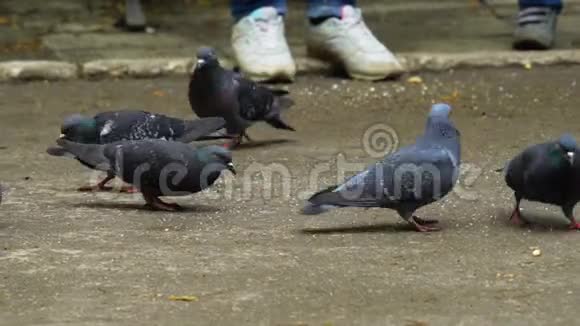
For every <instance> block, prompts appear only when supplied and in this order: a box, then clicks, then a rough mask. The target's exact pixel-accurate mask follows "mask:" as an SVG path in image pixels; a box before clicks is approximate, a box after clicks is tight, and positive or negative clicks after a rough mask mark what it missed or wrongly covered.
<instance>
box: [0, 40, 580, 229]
mask: <svg viewBox="0 0 580 326" xmlns="http://www.w3.org/2000/svg"><path fill="white" fill-rule="evenodd" d="M189 102H190V105H191V108H192V110H193V111H194V112H195V113H196V114H197V116H199V117H200V118H199V119H197V120H192V121H190V120H181V119H176V118H172V117H168V116H165V115H162V114H158V113H149V112H144V111H115V112H103V113H99V114H97V115H95V116H94V117H84V116H81V115H78V114H77V115H72V116H69V117H67V118H66V119H65V121H64V123H63V124H62V127H61V133H62V135H61V137H60V138H59V139H58V140H57V145H58V146H55V147H50V148H48V149H47V152H48V153H49V154H50V155H53V156H63V157H72V158H74V159H76V160H77V161H79V162H80V163H81V164H83V165H84V166H86V167H88V168H90V169H94V170H98V171H103V172H105V173H106V174H107V176H106V178H105V179H103V180H102V181H101V182H99V183H98V184H97V185H94V186H88V187H81V188H79V190H84V191H89V190H90V191H94V190H110V188H109V187H107V186H106V184H107V183H108V182H109V181H110V180H112V179H114V178H115V177H119V178H121V179H122V180H123V181H125V182H126V183H128V184H130V185H131V186H127V187H123V188H122V189H121V190H122V191H126V192H140V193H141V194H142V195H143V198H144V199H145V202H146V205H147V207H149V208H151V209H155V210H163V211H176V210H180V207H179V205H177V204H175V203H167V202H164V201H162V200H161V199H160V198H159V197H162V196H180V195H188V194H192V193H196V192H199V191H202V190H204V189H206V188H208V187H210V186H212V185H213V184H214V182H215V181H216V180H217V179H218V178H219V177H220V175H221V173H222V172H223V171H224V170H229V171H230V172H232V173H233V174H236V170H235V169H234V165H233V163H232V150H233V149H235V148H236V146H238V145H239V144H240V143H241V142H242V141H244V140H247V141H251V140H250V138H249V136H248V134H247V132H246V130H247V129H248V128H249V127H250V126H251V125H252V124H253V123H255V122H259V121H264V122H266V123H267V124H269V125H271V126H272V127H274V128H277V129H282V130H287V131H295V129H294V128H293V127H291V126H290V125H289V124H288V123H287V122H285V121H284V120H283V119H282V113H283V111H284V110H285V109H287V108H289V107H290V106H292V105H293V104H294V102H293V101H292V100H291V99H290V98H289V94H288V92H287V91H282V90H273V89H270V88H267V87H265V86H261V85H259V84H256V83H254V82H252V81H250V80H248V79H245V78H244V77H243V76H241V75H240V74H239V73H237V72H235V71H230V70H227V69H225V68H223V67H222V66H220V63H219V60H218V58H217V55H216V53H215V51H214V50H213V49H211V48H208V47H203V48H200V49H199V50H198V52H197V64H196V67H195V69H194V72H193V74H192V76H191V79H190V82H189ZM451 111H452V108H451V106H449V105H448V104H444V103H439V104H435V105H433V106H432V107H431V110H430V112H429V114H428V116H427V122H426V124H425V129H424V132H423V134H422V135H420V136H419V137H418V138H417V140H416V141H415V143H413V144H411V145H408V146H405V147H402V148H400V149H398V150H397V151H396V152H394V153H391V154H388V155H386V156H385V157H384V158H383V159H382V160H380V161H378V162H375V163H374V164H371V165H369V166H368V167H367V168H366V169H365V170H364V171H361V172H359V173H357V174H356V175H354V176H352V177H350V178H348V179H347V180H346V181H345V182H344V183H342V184H339V185H335V186H332V187H329V188H327V189H324V190H322V191H320V192H318V193H316V194H314V195H312V196H311V197H310V198H309V199H308V200H307V202H306V204H305V205H304V207H303V208H302V210H301V213H303V214H307V215H315V214H320V213H323V212H327V211H329V210H331V209H334V208H344V207H362V208H390V209H392V210H395V211H396V212H397V213H398V214H399V215H400V217H401V218H402V219H403V220H404V221H406V222H407V223H409V224H410V225H411V226H412V227H413V228H414V229H415V230H417V231H420V232H429V231H437V230H439V228H438V227H437V223H438V221H437V220H434V219H426V218H420V217H418V216H416V215H415V211H416V210H418V209H419V208H421V207H423V206H425V205H428V204H431V203H433V202H435V201H438V200H440V199H441V198H443V197H444V196H445V195H447V194H448V193H449V192H451V190H452V189H453V187H454V185H455V183H456V182H457V179H458V176H459V171H460V165H461V146H460V132H459V130H458V129H457V128H456V127H455V125H454V124H453V122H452V121H451V120H450V113H451ZM215 139H225V140H226V143H225V144H224V145H223V146H218V145H207V146H192V145H190V144H189V143H190V142H193V141H200V140H215ZM577 151H578V148H577V144H576V141H575V139H574V138H573V137H572V136H571V135H569V134H564V135H562V136H561V137H560V138H559V139H557V140H555V141H552V142H547V143H542V144H537V145H533V146H531V147H529V148H527V149H525V150H524V151H523V152H521V153H520V154H518V155H517V156H516V157H514V158H513V159H512V160H511V161H509V162H508V163H507V164H506V166H505V167H504V168H503V169H500V170H498V172H499V171H503V172H504V174H505V181H506V183H507V185H508V186H509V187H510V188H511V189H513V191H514V196H515V200H516V205H515V208H514V211H513V213H512V215H511V217H510V220H513V221H515V222H518V223H527V222H526V220H525V219H524V218H523V217H522V216H521V213H520V208H519V206H520V201H521V200H522V199H527V200H531V201H538V202H542V203H547V204H553V205H558V206H560V207H561V208H562V211H563V212H564V215H565V216H566V218H568V219H569V221H570V224H569V227H570V229H580V224H579V223H578V222H576V220H575V219H574V216H573V209H574V206H575V205H576V203H577V202H578V201H579V200H580V189H579V185H580V182H579V181H580V180H579V179H580V174H579V173H578V172H576V171H580V169H578V162H577V161H575V156H576V153H577ZM1 189H2V188H0V201H1V198H2V197H1V193H2V190H1Z"/></svg>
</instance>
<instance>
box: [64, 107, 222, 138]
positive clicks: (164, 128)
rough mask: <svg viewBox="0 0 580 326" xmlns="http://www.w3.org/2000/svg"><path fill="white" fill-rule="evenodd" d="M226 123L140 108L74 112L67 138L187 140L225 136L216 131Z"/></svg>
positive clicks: (66, 123)
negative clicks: (94, 112) (180, 116)
mask: <svg viewBox="0 0 580 326" xmlns="http://www.w3.org/2000/svg"><path fill="white" fill-rule="evenodd" d="M224 126H225V120H224V119H223V118H219V117H212V118H204V119H198V120H181V119H178V118H172V117H168V116H165V115H163V114H158V113H150V112H146V111H138V110H123V111H109V112H102V113H98V114H97V115H95V116H94V117H92V118H91V117H85V116H82V115H80V114H73V115H70V116H68V117H66V118H65V120H64V123H63V124H62V126H61V133H62V135H61V136H63V137H64V138H65V139H67V140H70V141H74V142H78V143H85V144H109V143H112V142H116V141H120V140H140V139H165V140H175V141H180V142H183V143H188V142H191V141H194V140H207V139H215V138H225V135H222V134H219V133H217V134H216V132H217V131H218V130H220V129H222V128H223V127H224Z"/></svg>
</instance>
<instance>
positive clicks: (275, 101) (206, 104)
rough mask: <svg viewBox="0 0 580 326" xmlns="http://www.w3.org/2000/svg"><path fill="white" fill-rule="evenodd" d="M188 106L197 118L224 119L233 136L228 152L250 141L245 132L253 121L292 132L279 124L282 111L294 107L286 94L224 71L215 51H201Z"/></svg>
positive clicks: (208, 49) (283, 123)
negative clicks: (244, 140) (243, 140)
mask: <svg viewBox="0 0 580 326" xmlns="http://www.w3.org/2000/svg"><path fill="white" fill-rule="evenodd" d="M188 95H189V104H190V105H191V108H192V110H193V111H194V112H195V113H196V114H197V115H198V116H200V117H223V118H224V119H225V120H226V129H227V131H228V134H231V135H233V136H235V138H234V139H233V140H232V142H231V143H230V144H229V147H230V148H233V147H235V146H237V145H239V144H240V143H241V141H242V137H244V138H246V139H247V140H249V141H251V139H250V138H249V137H248V134H247V133H246V129H247V128H248V127H249V126H250V125H252V124H253V123H254V122H256V121H265V122H266V123H268V124H269V125H271V126H272V127H274V128H277V129H283V130H290V131H295V129H294V128H293V127H291V126H290V125H288V124H287V123H286V122H284V121H283V120H282V117H281V113H282V110H284V109H287V108H289V107H291V106H292V105H294V101H292V100H291V99H290V98H289V97H288V96H287V95H288V91H285V90H274V89H269V88H266V87H263V86H260V85H258V84H256V83H255V82H253V81H251V80H248V79H245V78H243V77H242V76H241V75H240V74H239V73H236V72H234V71H231V70H226V69H224V68H223V67H222V66H220V63H219V61H218V58H217V55H216V53H215V51H214V50H213V49H211V48H207V47H202V48H200V49H199V50H198V52H197V65H196V67H195V70H194V72H193V75H192V76H191V79H190V82H189V94H188Z"/></svg>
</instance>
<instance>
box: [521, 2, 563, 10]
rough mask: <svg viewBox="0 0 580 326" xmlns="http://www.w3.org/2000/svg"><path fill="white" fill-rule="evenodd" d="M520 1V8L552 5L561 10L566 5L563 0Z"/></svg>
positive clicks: (551, 6)
mask: <svg viewBox="0 0 580 326" xmlns="http://www.w3.org/2000/svg"><path fill="white" fill-rule="evenodd" d="M519 2H520V9H525V8H528V7H550V8H554V9H556V10H557V11H558V12H560V11H561V10H562V7H563V6H564V4H563V0H519Z"/></svg>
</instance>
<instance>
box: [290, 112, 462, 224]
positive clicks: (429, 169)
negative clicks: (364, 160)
mask: <svg viewBox="0 0 580 326" xmlns="http://www.w3.org/2000/svg"><path fill="white" fill-rule="evenodd" d="M450 112H451V107H450V106H449V105H447V104H435V105H433V106H432V107H431V111H430V113H429V116H428V119H427V124H426V127H425V131H424V133H423V135H421V136H420V137H418V138H417V141H416V142H415V143H414V144H412V145H409V146H405V147H402V148H400V149H399V150H398V151H396V152H394V153H392V154H390V155H387V156H386V157H384V158H383V160H382V161H379V162H376V163H375V164H372V165H370V166H369V167H367V169H366V170H364V171H362V172H360V173H358V174H356V175H355V176H353V177H351V178H350V179H348V180H347V181H346V182H344V183H343V184H341V185H336V186H332V187H329V188H328V189H325V190H322V191H320V192H318V193H316V194H314V195H313V196H312V197H310V199H308V202H307V204H306V205H305V206H304V208H303V209H302V213H303V214H307V215H313V214H320V213H323V212H325V211H328V210H329V209H332V208H341V207H363V208H372V207H379V208H390V209H393V210H396V211H397V213H399V215H400V216H401V217H402V218H403V219H404V220H405V221H406V222H408V223H409V224H411V225H412V226H413V227H414V228H415V230H417V231H420V232H429V231H438V230H439V228H438V227H436V226H433V224H435V223H438V221H437V220H430V219H422V218H419V217H417V216H415V215H414V212H415V211H416V210H417V209H419V208H421V207H423V206H425V205H428V204H430V203H433V202H435V201H437V200H439V199H441V198H443V197H444V196H445V195H447V194H448V193H449V192H450V191H451V190H452V189H453V186H454V185H455V182H456V181H457V178H458V176H459V167H460V162H461V157H460V152H461V146H460V134H459V131H458V130H457V128H455V125H454V124H453V122H452V121H450V120H449V114H450Z"/></svg>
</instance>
